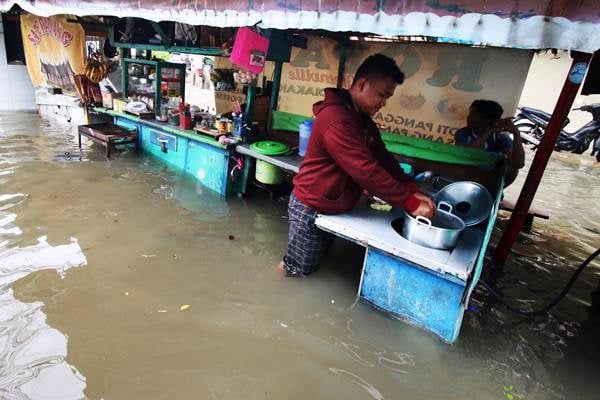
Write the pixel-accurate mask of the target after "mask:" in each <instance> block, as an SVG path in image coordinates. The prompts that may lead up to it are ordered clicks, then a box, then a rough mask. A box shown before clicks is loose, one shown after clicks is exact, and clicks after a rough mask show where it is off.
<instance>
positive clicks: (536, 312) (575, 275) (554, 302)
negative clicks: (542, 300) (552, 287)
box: [479, 249, 600, 317]
mask: <svg viewBox="0 0 600 400" xmlns="http://www.w3.org/2000/svg"><path fill="white" fill-rule="evenodd" d="M598 255H600V249H597V250H596V251H594V252H593V253H592V254H590V256H589V257H588V258H586V260H585V261H584V262H582V263H581V265H579V267H578V268H577V270H576V271H575V273H573V275H572V276H571V279H569V282H567V284H566V285H565V287H564V288H563V290H562V291H561V292H560V293H559V295H558V296H556V298H555V299H554V300H552V301H551V302H550V303H549V304H548V305H546V306H545V307H543V308H541V309H539V310H534V311H527V310H522V309H520V308H517V307H515V306H512V305H510V304H509V303H508V302H506V300H504V298H503V296H502V295H500V294H499V293H498V292H496V291H495V290H494V289H493V288H492V287H491V286H490V285H489V284H487V283H486V282H484V281H483V280H480V281H479V283H480V284H481V286H483V288H484V289H486V290H487V291H488V292H489V293H490V294H491V295H492V296H494V297H495V298H496V299H497V300H498V301H500V303H502V304H503V305H504V306H505V307H506V308H507V309H509V310H510V311H512V312H514V313H517V314H520V315H524V316H528V317H533V316H536V315H540V314H544V313H545V312H547V311H548V310H550V309H551V308H552V307H554V306H556V305H557V304H558V303H559V302H560V301H561V300H562V299H563V298H564V297H565V296H566V295H567V293H568V292H569V290H571V287H572V286H573V284H574V283H575V281H576V280H577V278H578V277H579V275H580V274H581V272H583V270H584V269H585V267H587V266H588V265H589V263H591V262H592V261H593V260H594V259H595V258H596V257H598Z"/></svg>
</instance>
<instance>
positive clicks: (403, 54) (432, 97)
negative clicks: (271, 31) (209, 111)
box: [279, 37, 532, 143]
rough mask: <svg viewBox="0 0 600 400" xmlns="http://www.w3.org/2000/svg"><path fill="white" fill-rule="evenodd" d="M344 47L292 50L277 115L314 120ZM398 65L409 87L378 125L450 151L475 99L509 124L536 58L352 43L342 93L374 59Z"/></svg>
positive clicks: (315, 40) (510, 52) (312, 42)
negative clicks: (498, 109) (490, 104)
mask: <svg viewBox="0 0 600 400" xmlns="http://www.w3.org/2000/svg"><path fill="white" fill-rule="evenodd" d="M339 53H340V52H339V47H338V45H337V44H336V42H334V41H333V40H329V39H324V38H320V37H310V38H309V42H308V46H307V48H306V49H298V48H294V51H293V53H292V59H291V62H290V63H289V64H284V68H283V73H282V85H281V92H280V97H279V110H281V111H287V112H291V113H295V114H302V115H307V116H308V115H312V105H313V104H314V103H315V102H317V101H319V100H322V98H323V90H324V89H325V88H327V87H335V86H336V84H337V81H338V67H339V56H338V55H339ZM375 53H383V54H385V55H387V56H389V57H392V58H393V59H394V60H396V62H397V64H398V65H399V66H400V68H401V69H402V71H403V72H404V74H405V75H406V80H405V82H404V84H402V85H401V86H399V87H398V88H397V89H396V92H395V94H394V96H392V97H391V98H390V99H389V100H388V102H387V104H386V106H385V107H384V108H382V109H381V111H380V112H379V113H377V115H375V116H374V117H373V119H374V121H375V122H376V123H377V124H378V125H380V127H381V128H382V130H385V131H389V132H392V133H397V134H402V135H409V136H414V137H420V138H423V139H428V140H434V141H439V142H445V143H453V142H454V133H455V132H456V130H457V129H458V128H461V127H463V126H465V124H466V121H465V120H466V116H467V114H468V112H469V106H470V104H471V103H472V102H473V100H476V99H489V100H495V101H497V102H498V103H500V104H501V105H502V107H503V108H504V110H505V116H512V115H513V114H514V111H515V109H516V106H517V103H518V101H519V97H520V96H521V90H522V89H523V85H524V83H525V78H526V76H527V71H528V69H529V64H530V62H531V56H532V53H531V52H529V51H524V50H514V49H500V48H475V47H467V46H459V45H449V44H437V43H426V42H422V43H418V42H417V43H415V42H413V43H410V44H399V43H381V42H354V43H353V45H352V46H351V47H350V48H348V49H347V53H346V54H347V58H346V62H345V74H344V79H343V86H344V87H346V88H348V87H350V85H351V84H352V79H353V77H354V72H355V71H356V69H357V68H358V66H359V65H360V63H361V62H362V61H363V60H364V59H365V58H367V57H368V56H369V55H371V54H375Z"/></svg>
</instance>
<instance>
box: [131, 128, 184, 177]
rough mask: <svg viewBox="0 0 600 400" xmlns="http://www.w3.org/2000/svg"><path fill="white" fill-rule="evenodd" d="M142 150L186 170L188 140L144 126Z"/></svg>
mask: <svg viewBox="0 0 600 400" xmlns="http://www.w3.org/2000/svg"><path fill="white" fill-rule="evenodd" d="M141 137H142V143H141V145H142V150H143V151H146V152H148V153H150V154H152V155H154V156H156V157H158V158H160V159H162V160H164V161H166V162H168V163H169V164H171V165H173V166H175V167H177V168H181V169H184V168H185V159H186V153H187V145H188V144H187V142H188V140H187V138H184V137H180V136H177V135H174V134H172V133H167V132H164V131H161V130H158V129H154V128H150V127H148V126H142V135H141Z"/></svg>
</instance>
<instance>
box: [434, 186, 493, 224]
mask: <svg viewBox="0 0 600 400" xmlns="http://www.w3.org/2000/svg"><path fill="white" fill-rule="evenodd" d="M435 202H436V203H440V202H444V203H448V204H450V205H451V206H452V213H453V214H454V215H456V216H457V217H459V218H460V219H462V220H463V222H464V223H465V226H473V225H477V224H479V223H480V222H482V221H484V220H485V219H487V218H488V217H489V216H490V210H491V209H492V196H491V195H490V193H489V192H488V191H487V189H486V188H485V187H483V186H482V185H480V184H479V183H476V182H468V181H464V182H454V183H451V184H449V185H447V186H445V187H443V188H442V189H440V190H439V191H438V192H437V194H436V195H435Z"/></svg>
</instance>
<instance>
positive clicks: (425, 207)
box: [412, 193, 435, 219]
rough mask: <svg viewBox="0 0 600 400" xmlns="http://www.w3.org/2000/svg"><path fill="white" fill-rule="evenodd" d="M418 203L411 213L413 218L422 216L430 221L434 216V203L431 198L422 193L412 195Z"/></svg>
mask: <svg viewBox="0 0 600 400" xmlns="http://www.w3.org/2000/svg"><path fill="white" fill-rule="evenodd" d="M413 196H415V197H416V198H417V199H418V200H419V201H420V202H421V204H419V207H418V208H417V209H416V210H415V212H413V213H412V215H413V216H415V217H418V216H422V217H425V218H429V219H432V218H433V217H434V216H435V203H434V202H433V200H432V199H431V197H429V196H427V195H424V194H423V193H415V194H413Z"/></svg>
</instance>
